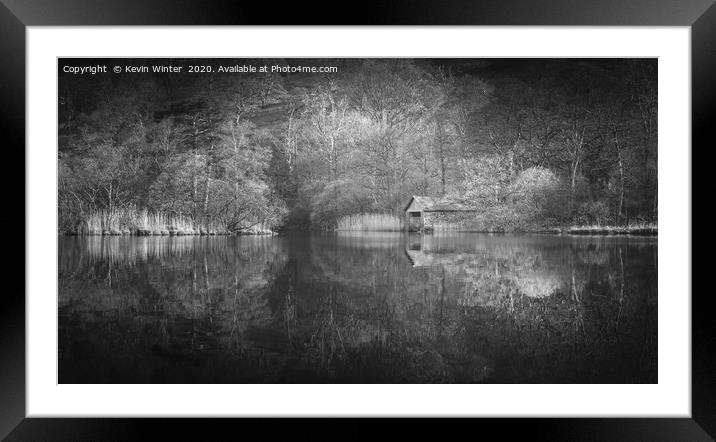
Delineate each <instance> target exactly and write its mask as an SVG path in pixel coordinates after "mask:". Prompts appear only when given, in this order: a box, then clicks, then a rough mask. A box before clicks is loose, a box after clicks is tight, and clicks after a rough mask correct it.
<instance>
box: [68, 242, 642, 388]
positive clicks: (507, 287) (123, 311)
mask: <svg viewBox="0 0 716 442" xmlns="http://www.w3.org/2000/svg"><path fill="white" fill-rule="evenodd" d="M86 239H87V241H85V238H70V239H69V240H68V242H67V244H61V247H60V250H61V251H62V252H63V253H62V255H61V256H60V269H59V272H60V319H61V320H60V324H61V329H60V336H61V340H60V342H61V350H62V351H63V354H64V356H63V357H64V358H67V360H70V359H72V358H75V357H77V355H78V353H77V352H79V351H80V350H79V349H78V348H79V347H77V345H78V344H76V343H77V342H80V341H87V340H89V341H92V340H93V339H94V340H95V343H96V344H97V345H99V344H102V345H105V344H111V347H112V350H111V351H112V352H118V353H121V352H122V351H124V352H126V353H127V355H125V357H126V358H128V359H132V357H133V356H132V357H130V356H128V354H129V352H130V351H131V352H135V353H136V352H140V353H141V352H142V351H144V352H147V353H150V354H154V355H158V356H159V357H160V358H161V360H162V361H164V360H171V361H175V360H177V358H180V359H181V358H183V359H182V360H189V361H194V362H193V363H196V364H199V363H200V361H201V360H203V359H202V358H201V357H200V355H204V354H205V353H207V352H210V353H211V354H212V355H213V357H212V358H210V359H211V360H219V361H225V364H226V365H222V370H225V371H222V370H218V372H221V373H226V374H225V376H226V379H227V380H228V381H230V382H236V381H237V380H245V381H247V382H256V381H257V380H266V381H282V380H285V381H288V382H297V381H298V382H303V381H306V382H332V381H335V382H353V381H358V382H515V381H518V382H593V381H600V382H602V381H610V382H643V381H644V380H645V379H647V380H651V379H655V374H656V340H655V336H656V285H655V281H656V263H655V258H654V256H655V250H656V248H655V247H654V246H653V245H650V244H649V243H640V242H639V241H632V240H625V239H621V240H620V242H615V241H614V240H609V239H605V240H601V239H588V240H585V239H571V238H568V237H564V238H560V237H544V238H543V237H536V236H525V237H514V236H505V237H502V236H495V237H488V236H481V235H465V236H459V235H452V236H445V237H439V236H438V235H433V236H423V237H420V238H418V239H415V238H409V239H408V240H407V241H406V239H405V238H404V237H403V236H401V235H400V234H395V235H394V234H389V235H388V236H387V237H385V238H381V239H380V240H378V239H376V237H375V236H374V235H366V236H361V235H353V236H350V235H349V236H340V237H339V236H330V235H317V236H312V237H310V238H309V237H305V236H303V237H295V238H294V237H278V238H277V237H274V238H240V239H235V238H194V237H187V238H142V237H139V238H113V237H107V238H92V237H90V238H86ZM176 239H179V240H180V241H175V242H173V240H176ZM64 240H65V239H61V241H64ZM97 240H99V241H97ZM652 244H653V243H652ZM416 257H417V259H416ZM93 332H94V334H93ZM88 336H89V338H88ZM100 339H101V341H100ZM105 341H109V342H105ZM68 343H72V345H69V344H68ZM103 351H108V352H109V351H110V350H103ZM107 357H108V358H110V359H112V360H114V361H116V357H117V356H107ZM137 370H140V372H141V370H142V369H141V368H137ZM155 370H156V368H155ZM165 370H169V371H171V372H173V371H174V370H176V368H165ZM197 370H199V369H198V368H197ZM207 370H208V369H207ZM229 373H231V375H229ZM645 373H646V374H645Z"/></svg>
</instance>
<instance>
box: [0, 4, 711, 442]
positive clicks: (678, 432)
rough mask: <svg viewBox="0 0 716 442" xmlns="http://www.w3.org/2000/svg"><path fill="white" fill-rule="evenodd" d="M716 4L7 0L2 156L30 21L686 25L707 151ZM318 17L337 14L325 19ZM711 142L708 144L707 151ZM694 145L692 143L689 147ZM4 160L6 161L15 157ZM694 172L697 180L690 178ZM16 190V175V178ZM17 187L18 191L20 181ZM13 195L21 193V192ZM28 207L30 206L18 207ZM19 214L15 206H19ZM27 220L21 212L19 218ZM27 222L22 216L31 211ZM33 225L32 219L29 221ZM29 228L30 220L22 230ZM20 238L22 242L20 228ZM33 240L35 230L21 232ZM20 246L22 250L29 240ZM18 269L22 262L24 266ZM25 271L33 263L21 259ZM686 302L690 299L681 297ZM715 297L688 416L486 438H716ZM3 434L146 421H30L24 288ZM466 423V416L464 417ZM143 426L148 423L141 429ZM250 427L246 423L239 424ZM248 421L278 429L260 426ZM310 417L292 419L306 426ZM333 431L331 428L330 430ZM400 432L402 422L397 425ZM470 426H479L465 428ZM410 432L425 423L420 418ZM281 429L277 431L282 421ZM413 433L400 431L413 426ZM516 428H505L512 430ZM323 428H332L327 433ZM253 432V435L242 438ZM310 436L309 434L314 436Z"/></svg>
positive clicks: (2, 14)
mask: <svg viewBox="0 0 716 442" xmlns="http://www.w3.org/2000/svg"><path fill="white" fill-rule="evenodd" d="M713 3H714V0H688V1H686V0H656V1H649V0H622V1H620V2H603V1H600V0H571V1H566V0H556V1H555V0H551V1H540V2H537V1H533V2H526V1H519V0H488V1H481V2H470V1H466V0H452V1H447V2H430V1H427V0H412V1H411V0H400V1H391V2H380V1H375V0H370V1H364V2H360V4H358V3H356V4H355V7H353V8H352V9H354V10H353V11H351V12H350V13H347V12H345V10H346V9H345V7H340V8H339V7H336V6H335V5H336V3H331V4H330V5H329V4H327V5H323V4H320V3H316V2H312V3H306V2H292V3H288V4H286V5H277V4H276V3H273V2H226V1H221V0H213V1H206V0H204V1H201V0H183V1H171V0H141V1H140V0H125V1H122V2H120V1H117V0H94V1H93V0H65V1H52V0H32V1H28V0H25V1H23V0H0V54H2V58H1V59H0V60H2V63H0V65H2V66H3V67H2V68H1V69H0V76H1V77H2V81H1V82H0V112H1V113H2V117H1V118H0V124H1V128H2V130H1V131H0V134H2V145H3V147H4V152H6V153H14V154H15V155H18V156H20V157H21V158H18V159H17V160H12V161H14V164H15V166H12V168H13V169H19V167H18V166H17V165H19V164H20V162H22V164H25V160H24V152H25V74H26V72H25V31H26V27H28V26H88V25H93V26H110V25H111V26H117V25H125V26H128V25H269V24H271V25H293V24H299V23H300V24H310V25H324V24H332V25H449V26H456V25H491V26H495V25H539V26H559V25H571V26H690V27H691V31H692V47H691V50H692V53H691V55H692V146H694V147H696V146H700V148H701V150H702V151H703V150H706V149H707V148H708V147H711V144H712V142H711V140H710V139H709V128H710V126H711V125H712V121H713V110H714V105H715V103H716V100H715V98H716V81H715V80H716V38H715V37H716V6H714V5H713ZM318 11H323V12H326V11H328V12H329V13H332V14H333V16H331V15H330V14H329V15H325V14H324V15H322V13H319V12H318ZM707 143H708V144H707ZM693 150H697V149H694V148H693V147H692V151H693ZM7 158H8V157H6V160H7ZM694 176H695V174H694ZM15 183H17V180H16V181H15ZM15 186H16V184H15ZM15 193H17V195H16V197H18V198H19V197H20V196H19V192H17V191H15ZM20 204H23V206H24V197H23V202H22V203H20ZM18 211H19V210H18ZM23 213H24V212H23ZM23 217H24V215H23ZM24 221H27V220H24ZM23 225H26V224H25V223H23ZM11 233H13V236H15V237H17V238H19V235H17V234H16V232H14V231H11ZM24 233H25V237H26V236H27V235H30V234H32V232H28V231H27V229H25V230H24ZM23 250H24V244H23ZM16 262H20V260H19V259H18V260H17V261H16ZM22 262H23V265H24V263H25V261H24V259H23V260H22ZM674 295H683V296H688V295H690V294H687V293H683V294H674ZM710 297H711V295H710V293H709V292H708V291H706V292H701V293H699V292H696V291H694V294H693V296H692V392H691V398H692V414H691V418H683V419H671V418H669V419H659V418H637V419H631V418H629V419H627V418H611V419H606V418H605V419H603V418H579V419H566V418H550V419H514V420H513V419H511V420H510V422H509V423H508V424H507V425H506V424H505V421H504V420H502V419H480V421H479V425H480V431H481V432H482V431H483V430H484V429H486V428H487V429H492V428H494V429H498V430H499V431H501V434H503V435H507V436H509V435H510V434H511V433H513V432H521V431H523V430H527V431H529V433H530V434H531V438H532V439H534V438H537V439H541V438H544V439H549V440H562V439H568V440H581V439H589V440H691V441H697V440H714V438H715V437H716V388H715V387H716V359H715V357H714V345H715V342H716V340H715V338H714V336H715V333H714V325H713V321H712V320H711V318H710V317H709V316H710V309H708V302H709V298H710ZM0 321H1V322H0V373H1V376H0V437H7V440H65V439H72V440H78V439H81V440H84V439H92V440H104V439H133V438H136V437H137V436H140V437H141V436H143V435H146V433H144V428H143V427H145V426H146V425H147V424H148V420H147V419H119V418H113V419H85V418H82V419H39V418H26V417H25V409H26V402H25V293H24V290H22V291H21V290H10V289H9V288H6V290H4V293H3V298H2V307H1V308H0ZM462 422H463V423H464V421H462ZM139 423H141V424H142V425H139ZM197 424H198V425H199V426H200V427H201V428H202V430H200V431H202V433H201V434H202V435H203V436H204V437H206V436H207V435H208V434H211V433H213V432H215V431H224V430H226V429H227V428H233V426H234V425H236V424H235V421H233V420H227V419H224V420H216V419H206V420H204V419H202V420H201V421H197V420H190V421H186V420H180V419H171V420H170V421H167V420H156V421H155V420H152V422H151V424H150V425H160V426H162V428H163V429H165V430H168V428H169V427H171V430H170V431H171V432H172V433H174V434H179V435H183V436H184V437H187V436H189V435H190V434H192V432H188V430H189V427H192V430H193V431H196V428H195V427H196V425H197ZM241 425H242V426H244V425H246V424H245V423H242V424H241ZM252 425H260V426H265V425H269V426H271V425H273V424H272V423H271V422H269V423H268V424H267V423H265V422H263V421H261V422H254V424H252ZM306 425H308V424H307V423H306V422H305V421H292V422H288V423H286V425H284V426H283V427H284V428H291V431H292V432H293V431H300V430H303V429H304V428H305V426H306ZM322 425H325V424H322ZM331 425H332V426H336V427H340V428H341V430H340V431H341V433H342V434H344V435H345V436H348V437H352V438H357V437H360V435H361V434H363V437H371V436H370V435H369V433H367V432H363V431H362V429H361V428H359V426H362V422H361V423H360V425H359V423H358V422H356V421H355V420H351V421H350V422H345V421H343V420H333V421H332V423H331ZM397 425H401V423H397ZM468 425H474V424H468ZM408 426H409V427H410V429H409V432H410V433H412V432H415V433H416V434H419V433H420V432H422V431H423V430H424V428H423V427H424V423H422V422H416V421H415V420H412V421H411V422H410V423H409V425H408ZM274 427H275V426H274ZM405 427H406V426H403V430H405ZM505 427H508V428H505ZM324 429H325V427H324ZM244 434H247V433H244ZM307 434H308V435H310V434H311V433H307Z"/></svg>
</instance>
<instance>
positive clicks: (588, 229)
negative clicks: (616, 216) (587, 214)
mask: <svg viewBox="0 0 716 442" xmlns="http://www.w3.org/2000/svg"><path fill="white" fill-rule="evenodd" d="M560 233H566V234H569V235H657V234H658V228H657V225H656V223H643V224H629V225H624V226H600V225H589V226H584V225H582V226H570V227H568V228H565V229H562V230H561V232H560Z"/></svg>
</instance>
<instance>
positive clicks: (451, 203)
mask: <svg viewBox="0 0 716 442" xmlns="http://www.w3.org/2000/svg"><path fill="white" fill-rule="evenodd" d="M475 212H477V209H476V208H475V207H473V206H471V205H469V204H467V203H465V202H462V201H457V200H455V199H451V198H445V197H443V198H434V197H429V196H415V195H413V196H412V197H411V198H410V201H409V202H408V204H407V205H406V206H405V218H406V219H405V224H406V225H407V226H408V231H411V232H417V231H422V232H424V231H432V230H459V229H460V227H461V226H462V225H463V224H464V222H465V221H466V220H469V219H471V218H473V217H474V216H473V215H474V213H475Z"/></svg>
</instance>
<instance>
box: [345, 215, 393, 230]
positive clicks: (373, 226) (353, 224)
mask: <svg viewBox="0 0 716 442" xmlns="http://www.w3.org/2000/svg"><path fill="white" fill-rule="evenodd" d="M336 230H338V231H353V232H400V231H401V230H403V224H402V222H401V221H400V218H398V217H397V216H393V215H387V214H378V213H362V214H359V215H350V216H344V217H343V218H341V219H339V220H338V222H337V223H336Z"/></svg>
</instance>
